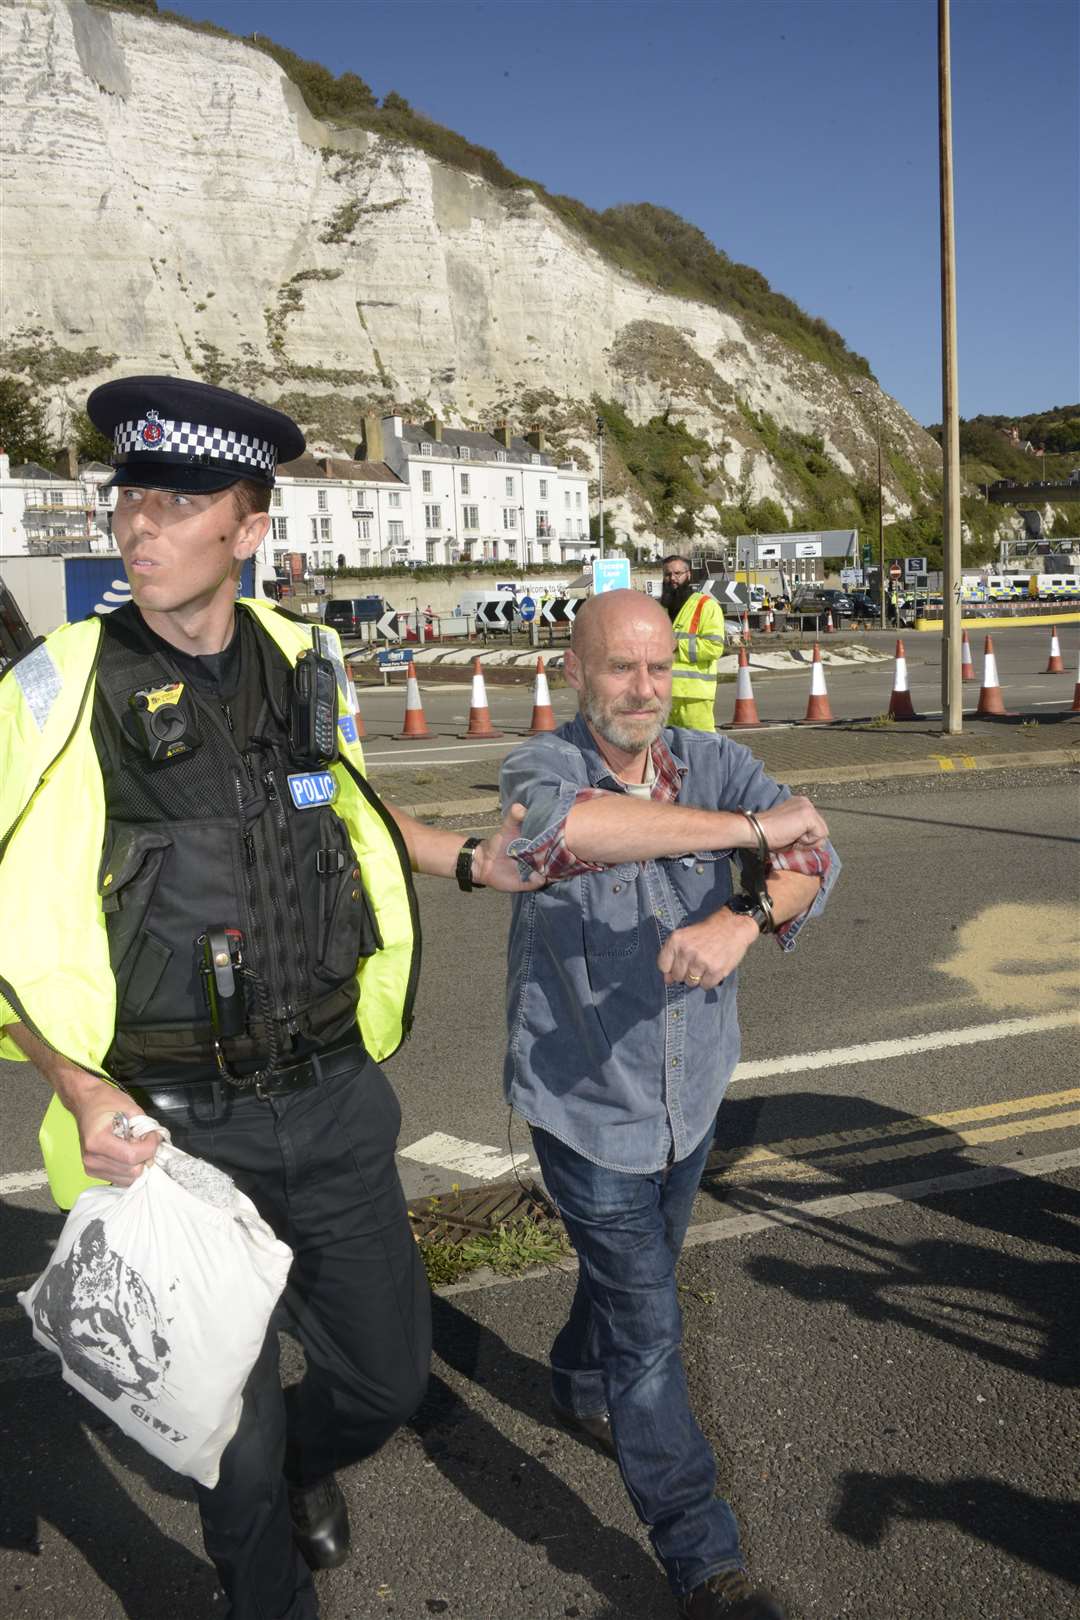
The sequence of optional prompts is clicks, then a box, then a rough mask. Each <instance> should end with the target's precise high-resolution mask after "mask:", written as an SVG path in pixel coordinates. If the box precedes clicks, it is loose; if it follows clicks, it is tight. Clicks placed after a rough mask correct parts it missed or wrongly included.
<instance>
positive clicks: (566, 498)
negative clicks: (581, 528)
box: [563, 489, 570, 512]
mask: <svg viewBox="0 0 1080 1620" xmlns="http://www.w3.org/2000/svg"><path fill="white" fill-rule="evenodd" d="M563 503H564V505H565V506H566V510H567V511H568V512H569V510H570V491H569V490H568V489H564V490H563Z"/></svg>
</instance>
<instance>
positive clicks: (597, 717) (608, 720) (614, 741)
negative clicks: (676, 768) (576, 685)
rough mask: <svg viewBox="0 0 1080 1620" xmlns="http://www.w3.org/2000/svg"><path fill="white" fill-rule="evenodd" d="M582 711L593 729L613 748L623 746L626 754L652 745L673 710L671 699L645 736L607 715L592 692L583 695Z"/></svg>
mask: <svg viewBox="0 0 1080 1620" xmlns="http://www.w3.org/2000/svg"><path fill="white" fill-rule="evenodd" d="M581 712H582V713H583V714H584V716H585V718H586V720H587V721H588V722H589V724H590V725H591V726H592V728H593V730H594V731H596V732H599V734H600V736H601V737H603V739H604V741H605V742H609V743H611V745H612V747H613V748H621V749H622V750H623V752H624V753H625V754H633V753H636V752H637V750H638V749H639V748H651V747H652V745H653V743H654V742H655V741H656V739H657V737H659V735H660V733H661V732H662V731H663V729H664V727H665V726H666V725H667V721H668V715H669V714H670V712H671V702H670V699H669V700H668V702H667V703H665V704H664V706H663V707H662V708H661V710H660V711H659V713H658V714H657V715H656V717H655V719H656V723H655V725H654V726H653V727H652V729H651V730H650V731H649V733H648V734H647V736H645V737H644V738H643V737H641V736H640V735H638V734H635V733H631V732H630V731H629V730H628V729H624V728H623V727H622V726H620V725H619V722H618V720H617V719H615V718H614V717H611V716H605V715H604V714H603V713H602V711H601V710H600V708H599V707H598V705H597V704H596V702H595V700H594V699H593V696H592V694H591V693H585V694H583V695H582V699H581Z"/></svg>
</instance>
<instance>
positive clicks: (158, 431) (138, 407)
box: [86, 377, 304, 495]
mask: <svg viewBox="0 0 1080 1620" xmlns="http://www.w3.org/2000/svg"><path fill="white" fill-rule="evenodd" d="M86 412H87V415H88V416H89V418H90V420H91V422H93V424H94V426H95V427H96V428H97V429H98V430H99V432H101V433H104V434H107V435H108V436H109V437H110V438H111V439H112V442H113V465H114V466H115V468H116V472H115V473H114V475H113V480H112V481H113V483H114V484H130V485H135V486H137V487H140V488H143V489H175V490H179V491H181V492H183V493H184V494H188V495H210V494H213V492H214V491H215V490H219V489H227V488H228V487H229V485H230V484H235V483H237V482H239V480H240V479H241V478H249V479H251V481H252V482H253V483H256V484H266V485H272V484H273V482H274V473H275V470H276V468H277V464H278V462H279V461H293V460H295V458H296V457H297V456H298V455H300V454H301V452H302V451H303V448H304V435H303V434H302V433H301V431H300V429H299V428H298V427H297V425H296V423H295V422H294V421H293V420H292V418H291V417H290V416H286V415H285V414H284V413H283V412H282V411H275V410H273V409H272V407H271V406H269V405H263V404H261V403H260V402H259V400H257V399H248V398H246V396H245V395H243V394H233V393H230V391H229V390H228V389H227V388H214V387H213V386H212V385H211V384H210V383H203V382H195V381H194V380H193V379H191V378H187V377H120V378H118V379H117V381H116V382H108V383H103V384H102V385H101V387H100V388H95V389H94V391H93V393H92V394H91V395H90V398H89V399H88V400H87V402H86Z"/></svg>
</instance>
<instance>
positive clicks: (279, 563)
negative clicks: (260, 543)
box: [273, 551, 289, 568]
mask: <svg viewBox="0 0 1080 1620" xmlns="http://www.w3.org/2000/svg"><path fill="white" fill-rule="evenodd" d="M273 558H274V567H275V568H288V566H289V553H288V552H287V551H275V552H274V553H273Z"/></svg>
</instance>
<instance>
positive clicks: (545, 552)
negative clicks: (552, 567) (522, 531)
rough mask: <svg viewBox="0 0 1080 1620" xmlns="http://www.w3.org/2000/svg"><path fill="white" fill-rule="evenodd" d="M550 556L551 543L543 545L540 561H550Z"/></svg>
mask: <svg viewBox="0 0 1080 1620" xmlns="http://www.w3.org/2000/svg"><path fill="white" fill-rule="evenodd" d="M550 557H551V547H550V546H549V545H542V546H541V547H540V561H541V562H548V561H549V559H550Z"/></svg>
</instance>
